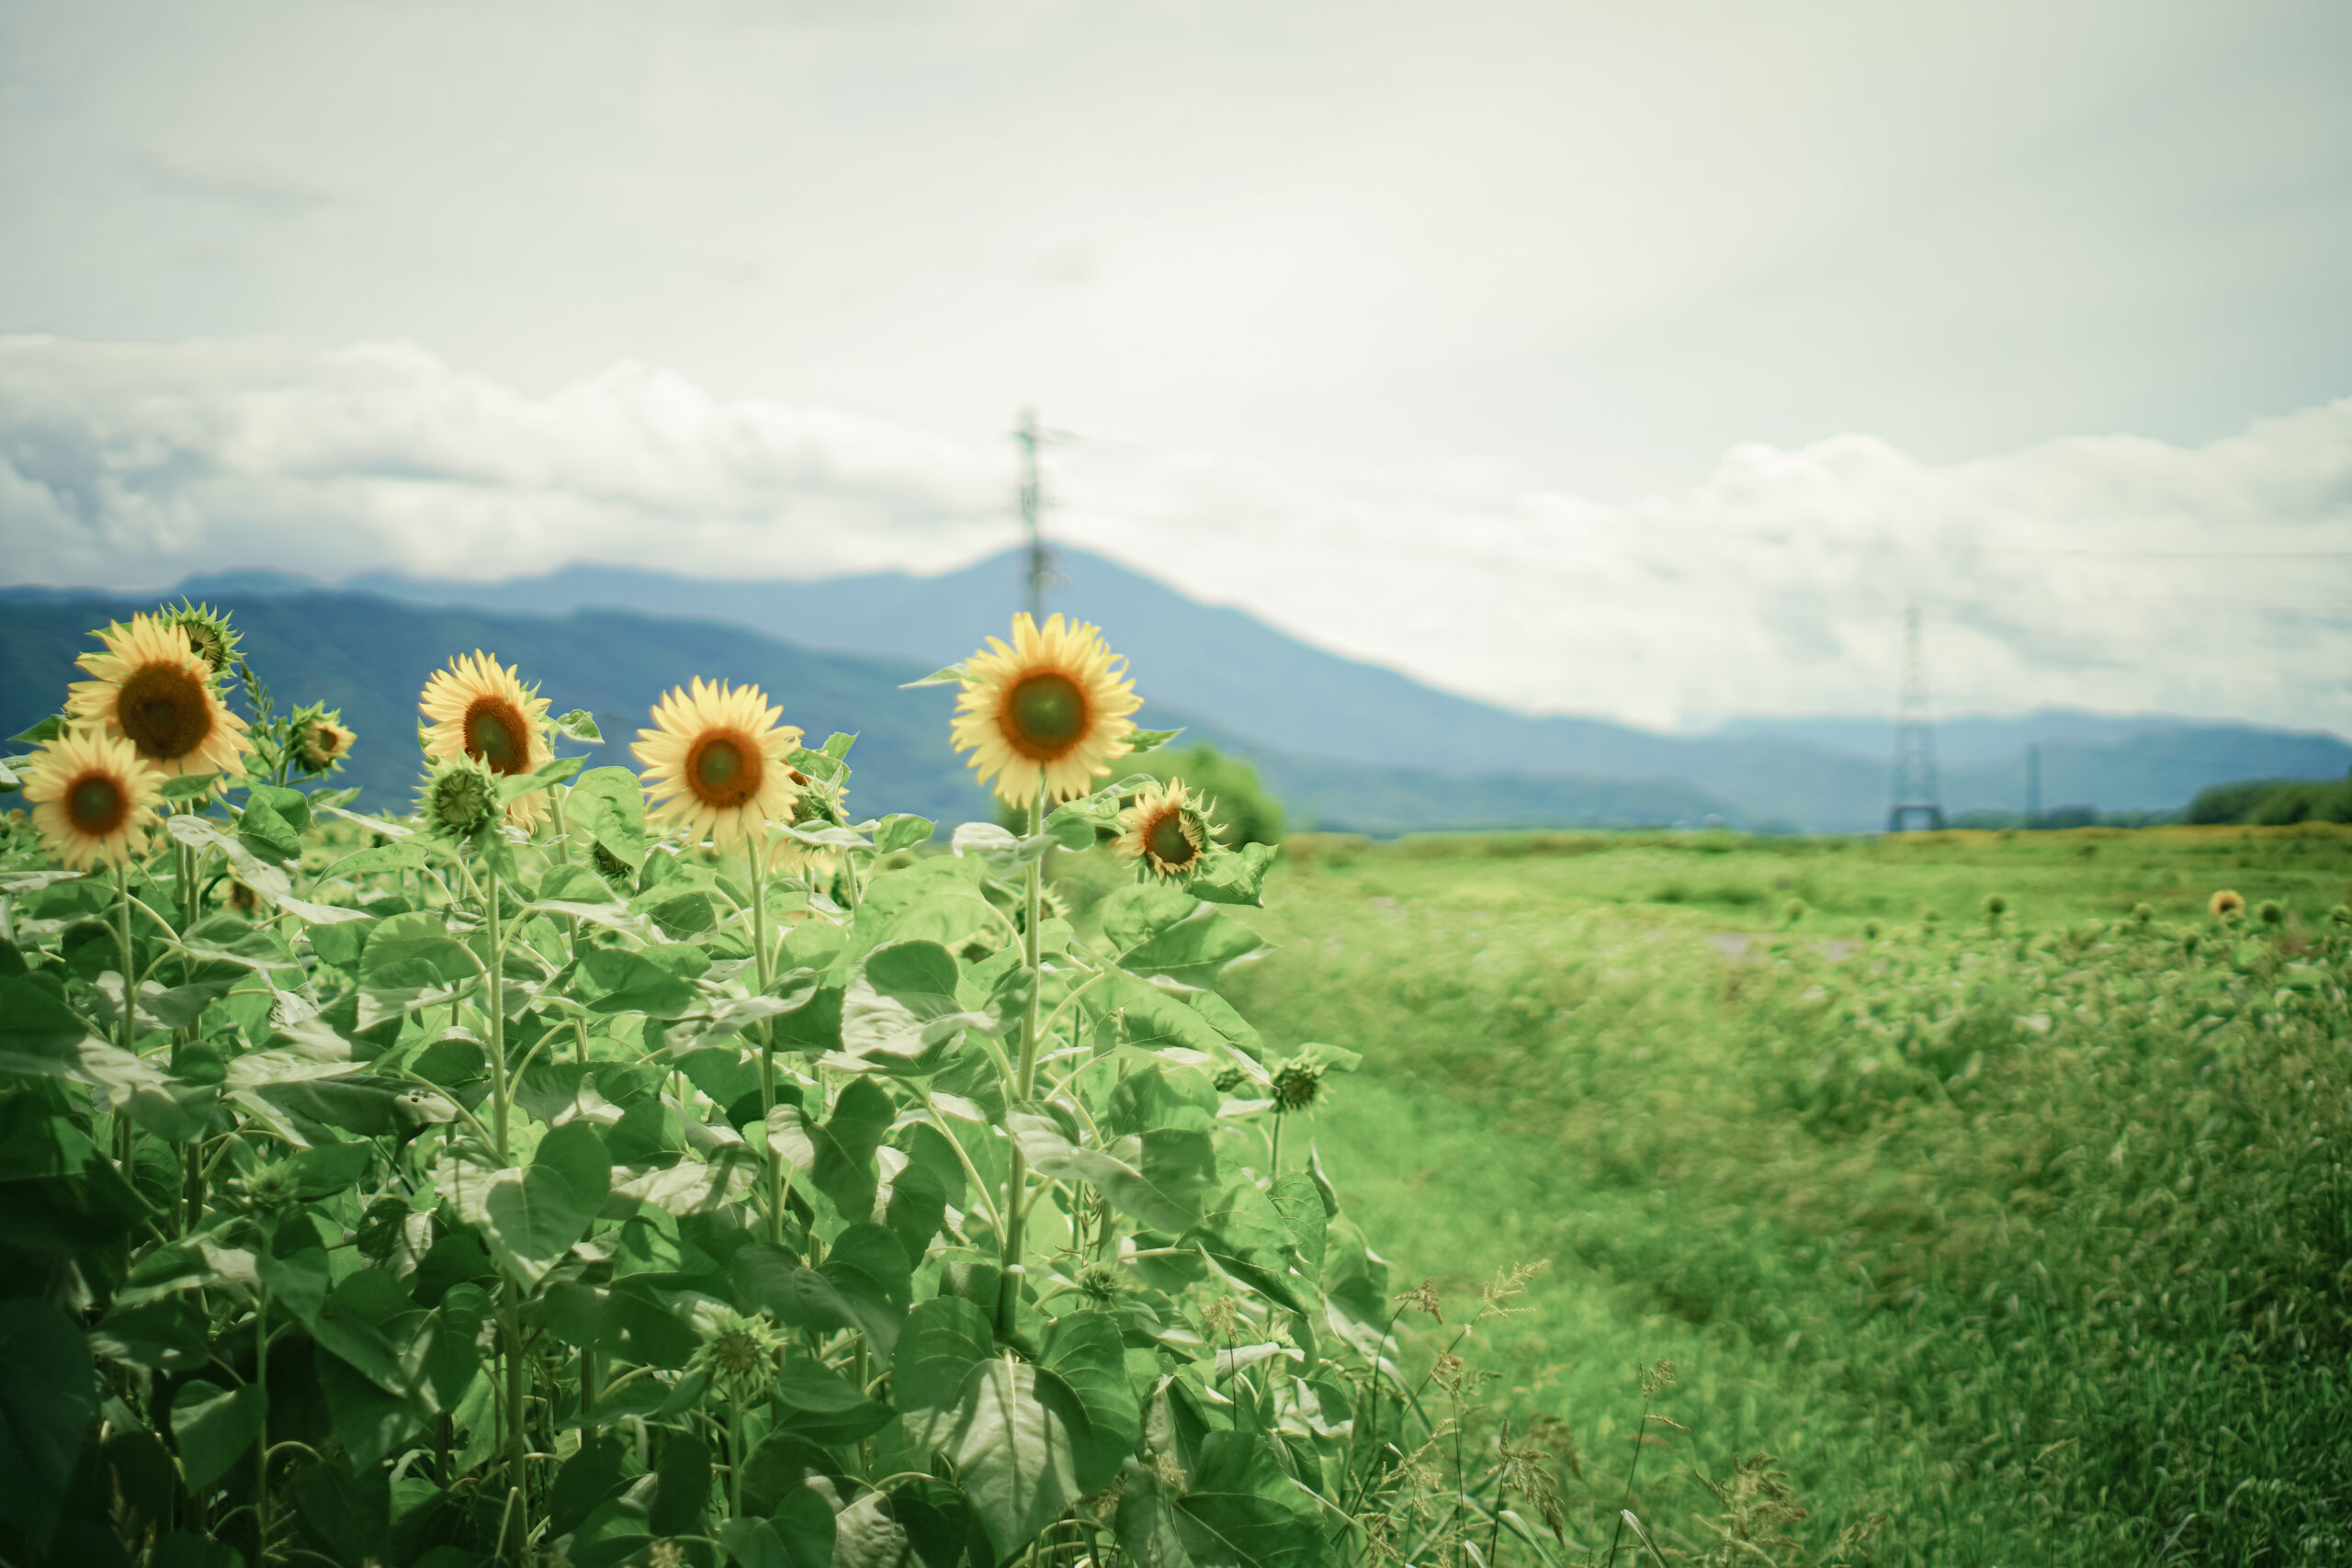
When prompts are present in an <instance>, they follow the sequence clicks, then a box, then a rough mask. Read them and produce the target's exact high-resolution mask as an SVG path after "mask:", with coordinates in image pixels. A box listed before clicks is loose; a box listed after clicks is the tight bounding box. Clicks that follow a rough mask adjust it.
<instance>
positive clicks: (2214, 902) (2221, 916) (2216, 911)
mask: <svg viewBox="0 0 2352 1568" xmlns="http://www.w3.org/2000/svg"><path fill="white" fill-rule="evenodd" d="M2205 909H2206V912H2207V913H2208V914H2210V915H2211V916H2212V917H2213V918H2214V919H2217V920H2222V921H2229V920H2234V919H2237V918H2238V917H2239V916H2241V915H2243V914H2245V897H2243V896H2241V895H2239V894H2237V893H2234V892H2233V891H2232V890H2230V889H2229V888H2227V887H2224V888H2222V890H2221V891H2220V892H2218V893H2216V894H2214V895H2213V897H2211V898H2210V899H2208V900H2206V904H2205Z"/></svg>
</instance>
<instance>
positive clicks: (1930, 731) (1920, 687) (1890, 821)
mask: <svg viewBox="0 0 2352 1568" xmlns="http://www.w3.org/2000/svg"><path fill="white" fill-rule="evenodd" d="M1892 793H1893V795H1894V806H1893V807H1892V809H1890V810H1889V811H1888V812H1887V814H1886V830H1887V831H1888V832H1890V833H1900V832H1904V831H1905V830H1906V829H1909V827H1910V825H1911V819H1912V818H1914V817H1924V818H1927V825H1928V828H1929V829H1940V828H1941V827H1942V826H1943V825H1944V807H1943V792H1942V789H1941V787H1940V786H1939V784H1937V783H1936V727H1935V721H1934V720H1933V719H1931V718H1930V717H1928V660H1927V656H1926V655H1925V654H1924V653H1922V652H1921V651H1920V647H1919V606H1918V605H1917V604H1910V605H1906V606H1905V608H1904V612H1903V693H1902V697H1901V700H1900V702H1899V703H1898V705H1897V707H1896V714H1895V728H1894V790H1893V792H1892Z"/></svg>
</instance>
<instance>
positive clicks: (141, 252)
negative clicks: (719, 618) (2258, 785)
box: [0, 0, 2352, 731]
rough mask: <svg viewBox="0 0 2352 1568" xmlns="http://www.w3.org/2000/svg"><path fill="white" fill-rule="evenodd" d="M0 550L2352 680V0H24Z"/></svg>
mask: <svg viewBox="0 0 2352 1568" xmlns="http://www.w3.org/2000/svg"><path fill="white" fill-rule="evenodd" d="M0 234H5V236H6V243H0V334H12V335H10V336H8V338H7V340H6V342H5V343H0V546H5V553H6V560H5V564H0V577H5V578H6V579H8V580H12V581H112V582H120V583H139V584H142V585H143V584H147V583H155V582H161V581H168V580H169V579H171V578H173V577H175V576H176V575H178V574H179V573H180V572H182V571H183V570H201V569H207V568H219V567H223V566H228V565H240V564H252V563H256V562H261V561H265V560H274V561H276V562H278V563H279V564H284V565H288V566H291V567H294V568H297V569H299V570H308V571H312V572H316V573H320V574H322V575H329V576H333V575H339V574H342V573H345V572H348V571H352V570H362V569H366V568H374V567H384V566H390V567H399V568H405V569H408V570H423V571H437V572H448V573H458V574H463V575H469V576H493V575H503V574H506V573H511V572H515V571H522V570H536V569H538V568H541V567H544V566H548V565H552V564H555V563H556V562H558V561H560V560H562V559H566V558H593V559H605V560H640V561H649V562H657V563H659V564H662V565H664V566H668V567H672V568H674V569H679V570H691V571H698V572H707V573H729V574H737V575H740V574H743V573H759V574H773V573H783V572H790V573H793V574H796V575H810V574H815V573H820V572H823V571H827V570H842V569H853V568H868V567H875V566H884V565H902V566H909V567H914V568H918V569H925V570H930V569H938V568H942V567H945V566H949V565H953V564H956V563H959V562H961V561H963V560H967V559H969V558H972V557H974V556H976V555H978V554H981V553H984V552H986V551H988V550H989V549H991V548H994V547H999V546H1001V544H1002V543H1004V542H1005V541H1006V538H1007V534H1006V524H1005V521H1004V516H1003V506H1004V501H1005V496H1006V491H1007V489H1008V486H1009V482H1010V467H1009V457H1008V452H1007V448H1006V446H1005V444H1004V442H1003V439H1002V435H1003V432H1004V431H1005V429H1006V428H1007V426H1008V425H1009V423H1010V422H1011V419H1012V413H1013V411H1014V410H1015V409H1017V408H1018V407H1020V406H1021V405H1023V404H1024V403H1032V402H1034V403H1036V404H1038V405H1039V406H1040V407H1041V408H1042V410H1043V412H1044V415H1045V418H1046V422H1047V423H1048V424H1049V425H1051V426H1053V427H1055V428H1057V429H1058V430H1063V431H1067V432H1069V438H1068V439H1065V440H1061V441H1058V442H1057V443H1056V444H1055V446H1054V447H1053V448H1052V460H1053V463H1054V473H1053V478H1054V482H1055V487H1056V493H1057V500H1058V502H1059V503H1060V504H1059V508H1058V510H1057V513H1056V516H1055V525H1056V526H1057V529H1059V530H1060V531H1062V532H1063V533H1064V534H1065V535H1066V536H1069V537H1072V538H1075V539H1078V540H1081V541H1084V542H1087V543H1090V544H1092V545H1095V546H1097V547H1103V548H1106V549H1109V550H1111V551H1113V552H1114V553H1116V554H1118V555H1120V556H1122V557H1123V558H1126V559H1128V560H1130V561H1133V562H1135V563H1136V564H1138V565H1142V566H1145V567H1147V568H1148V569H1152V570H1158V571H1159V572H1160V573H1161V574H1162V575H1164V576H1166V577H1168V578H1170V580H1171V581H1176V582H1178V583H1179V584H1180V585H1182V586H1183V587H1186V588H1187V589H1189V590H1191V591H1193V592H1199V593H1202V594H1204V596H1208V597H1212V598H1216V599H1220V600H1226V601H1229V602H1235V603H1239V604H1246V605H1249V606H1250V607H1251V608H1254V609H1256V610H1258V611H1260V612H1261V614H1264V615H1267V616H1268V618H1270V619H1272V620H1274V621H1276V622H1277V623H1279V624H1281V625H1283V626H1287V627H1289V628H1291V629H1293V630H1295V631H1297V632H1299V633H1301V634H1302V635H1305V636H1307V637H1312V638H1314V639H1316V640H1317V641H1320V642H1323V643H1325V644H1327V645H1329V646H1332V647H1335V648H1339V649H1343V650H1346V651H1350V652H1355V653H1361V654H1364V655H1367V656H1370V657H1374V658H1379V659H1381V660H1384V661H1385V662H1389V663H1392V664H1396V665H1398V666H1400V667H1403V668H1407V669H1409V670H1412V671H1415V672H1417V673H1419V674H1422V675H1424V676H1426V677H1427V678H1430V679H1431V680H1434V681H1437V682H1441V683H1443V684H1446V685H1449V686H1453V687H1455V688H1458V689H1462V690H1465V691H1471V692H1476V693H1478V694H1485V695H1488V696H1492V697H1495V698H1497V699H1498V700H1503V701H1507V702H1511V703H1515V704H1518V705H1525V706H1531V707H1541V708H1555V709H1570V710H1577V711H1586V712H1600V713H1609V714H1612V715H1615V716H1621V717H1626V718H1633V719H1637V720H1640V721H1643V722H1649V723H1657V724H1691V723H1701V722H1705V721H1707V720H1710V719H1712V718H1715V717H1720V716H1724V715H1728V714H1738V713H1793V712H1816V711H1830V710H1839V711H1869V710H1872V709H1875V708H1879V707H1883V706H1884V705H1886V703H1887V702H1888V700H1889V698H1890V697H1891V694H1892V685H1893V682H1894V664H1893V654H1894V639H1895V637H1896V636H1897V627H1898V626H1899V620H1900V615H1901V605H1902V602H1903V600H1904V598H1905V595H1906V594H1917V595H1919V596H1921V597H1922V598H1923V599H1924V600H1925V601H1926V603H1927V605H1928V615H1929V621H1930V626H1931V637H1932V639H1933V641H1932V643H1931V654H1932V655H1933V656H1934V660H1935V663H1936V667H1937V683H1938V685H1939V688H1940V689H1941V692H1942V694H1943V697H1944V700H1946V701H1948V702H1950V703H1951V704H1952V705H1966V706H1973V707H1981V708H1990V709H2018V708H2023V707H2030V706H2034V705H2040V704H2042V703H2050V702H2078V703H2085V704H2090V705H2101V706H2109V707H2118V708H2161V709H2169V710H2173V711H2191V712H2203V713H2213V714H2229V715H2242V716H2249V717H2260V718H2266V719H2269V720H2272V721H2275V722H2279V723H2288V724H2298V725H2314V726H2324V727H2327V728H2335V729H2337V730H2339V731H2352V684H2347V676H2352V401H2347V400H2346V399H2347V397H2352V288H2347V285H2346V279H2347V278H2352V8H2347V7H2346V6H2342V5H2340V4H2313V5H2303V6H2296V5H2271V4H2260V3H2251V4H2241V5H2233V6H2211V5H2204V4H2199V5H2193V6H2190V5H2167V4H2161V3H2155V0H2130V3H2125V4H2114V5H2098V4H2085V5H2073V6H2050V5H2047V4H2037V5H2008V4H2000V3H1994V0H1975V3H1972V4H1967V5H1951V6H1884V5H1862V4H1856V5H1806V4H1784V5H1781V6H1746V5H1733V4H1719V5H1714V6H1678V5H1668V4H1653V5H1645V6H1623V5H1617V6H1583V5H1573V4H1560V3H1552V4H1540V5H1525V6H1501V5H1488V4H1480V3H1477V0H1449V3H1447V4H1443V5H1437V4H1421V5H1417V6H1397V5H1387V4H1382V3H1380V0H1346V3H1344V4H1342V3H1330V4H1325V3H1322V0H1288V3H1285V4H1282V5H1260V6H1238V5H1219V4H1215V3H1204V0H1196V3H1192V4H1186V5H1182V6H1178V5H1149V6H1146V5H1105V4H1101V3H1099V0H1098V3H1095V4H1089V5H1078V4H1068V5H1065V4H1059V3H1053V0H1028V3H1011V0H1009V3H1006V4H1001V5H992V6H978V5H972V6H947V5H924V4H890V3H888V0H860V3H857V4H846V3H844V4H838V5H822V4H808V5H797V6H796V5H781V4H779V5H764V6H751V5H742V6H722V5H693V4H668V5H663V6H634V5H633V6H599V5H593V4H583V3H580V0H571V3H566V4H561V5H556V4H549V5H546V6H535V5H505V4H495V3H489V0H469V3H467V4H461V5H454V4H453V5H447V6H438V5H429V4H422V3H417V0H408V3H403V4H400V5H363V4H338V3H334V0H302V3H300V4H295V5H286V6H255V5H241V4H207V5H202V6H188V5H184V4H153V5H122V4H109V3H107V0H80V3H77V4H74V5H72V6H63V5H45V4H32V3H28V0H0Z"/></svg>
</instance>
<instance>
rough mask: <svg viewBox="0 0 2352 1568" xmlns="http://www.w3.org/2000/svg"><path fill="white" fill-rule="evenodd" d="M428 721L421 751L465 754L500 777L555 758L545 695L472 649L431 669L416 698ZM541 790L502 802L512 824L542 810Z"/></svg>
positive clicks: (527, 822) (528, 824)
mask: <svg viewBox="0 0 2352 1568" xmlns="http://www.w3.org/2000/svg"><path fill="white" fill-rule="evenodd" d="M416 705H417V709H418V711H419V712H421V713H423V714H424V716H425V717H426V718H428V719H430V720H431V721H432V722H431V724H430V725H428V726H427V727H426V728H425V731H424V754H425V755H426V756H427V757H430V758H432V759H433V760H434V761H436V762H438V761H447V760H448V759H450V758H452V757H471V758H473V759H474V760H475V761H478V762H481V764H482V765H484V766H485V767H487V768H489V769H490V771H491V772H492V773H497V774H498V775H500V776H501V777H503V778H512V777H514V776H515V774H517V773H536V772H537V771H538V770H539V769H541V768H543V767H545V766H547V765H548V763H549V762H551V761H554V760H555V751H554V750H553V749H552V748H550V747H549V746H548V700H547V699H546V698H545V697H543V696H541V695H539V689H538V688H537V686H526V685H525V684H523V677H522V676H521V674H520V673H518V672H517V671H514V670H511V669H509V668H507V667H506V666H505V665H503V664H501V663H500V662H499V661H498V660H496V659H495V658H493V657H492V656H491V655H489V654H486V653H484V652H482V651H481V649H474V651H473V652H472V653H471V654H469V655H461V656H459V657H458V658H456V659H453V660H449V668H447V670H435V671H434V672H433V678H432V679H431V680H429V681H427V682H425V683H424V693H423V694H421V695H419V696H418V698H417V701H416ZM547 809H548V800H547V792H546V791H545V790H541V791H538V792H537V793H536V794H533V795H524V796H522V797H521V798H519V799H517V800H515V801H514V802H512V803H511V804H509V805H508V807H506V815H507V817H508V818H511V819H512V820H513V821H514V823H515V826H516V827H518V828H526V829H527V828H532V827H536V826H537V823H538V820H539V818H541V817H543V816H545V815H546V814H547Z"/></svg>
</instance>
